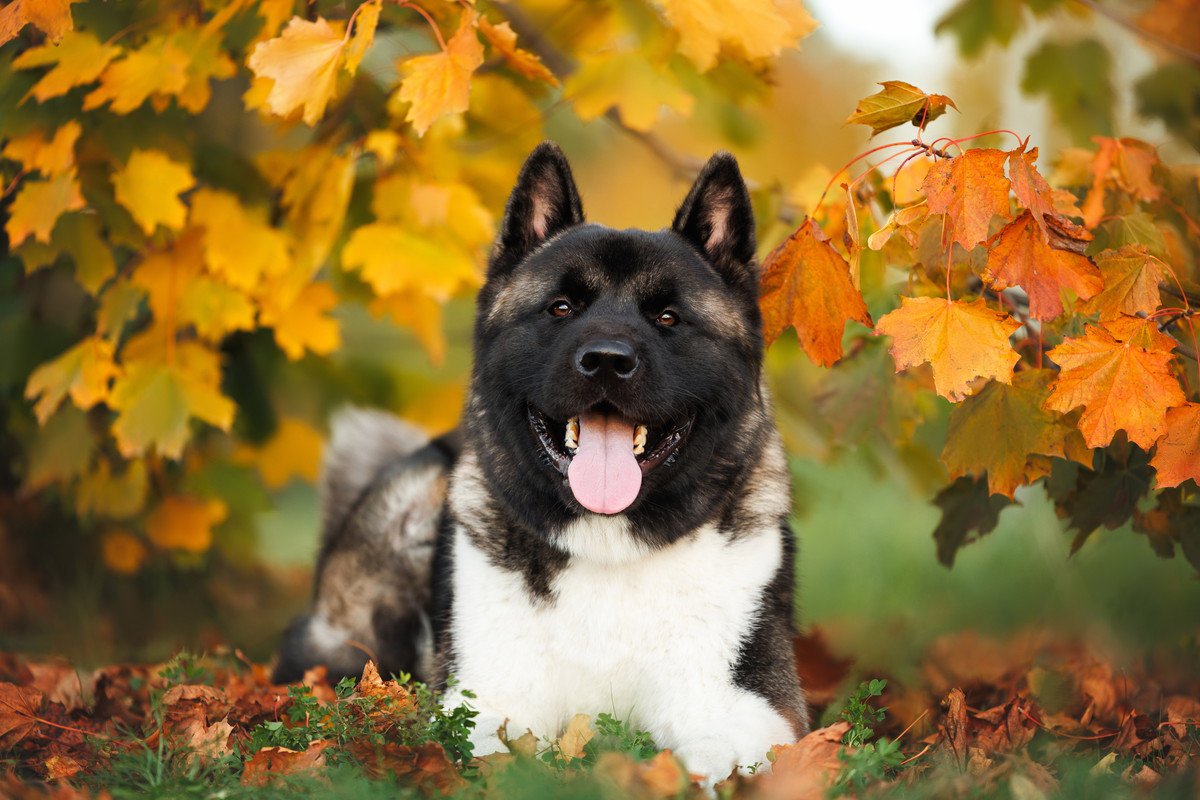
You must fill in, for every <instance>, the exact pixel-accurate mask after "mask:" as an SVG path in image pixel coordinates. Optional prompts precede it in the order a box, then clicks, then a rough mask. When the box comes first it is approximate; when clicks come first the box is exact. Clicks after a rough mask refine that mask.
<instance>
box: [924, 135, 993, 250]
mask: <svg viewBox="0 0 1200 800" xmlns="http://www.w3.org/2000/svg"><path fill="white" fill-rule="evenodd" d="M1006 157H1007V154H1006V153H1004V152H1003V151H1001V150H994V149H991V148H977V149H974V150H968V151H966V152H965V153H963V154H962V155H960V156H955V157H954V158H948V159H943V160H941V161H938V162H937V163H936V164H934V165H933V167H931V168H930V170H929V174H928V175H926V176H925V182H924V184H923V185H922V188H923V189H924V190H925V196H926V197H927V198H928V203H929V211H930V213H933V214H945V215H946V229H947V233H948V234H949V236H948V240H949V241H951V242H958V243H959V244H961V245H962V246H963V248H964V249H966V250H970V249H971V248H973V247H975V245H977V244H979V243H980V242H982V241H983V240H985V239H986V238H987V236H988V225H989V224H990V223H991V221H992V217H996V216H1001V217H1008V216H1009V210H1008V188H1009V182H1008V178H1006V177H1004V160H1005V158H1006Z"/></svg>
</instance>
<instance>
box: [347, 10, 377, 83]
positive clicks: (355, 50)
mask: <svg viewBox="0 0 1200 800" xmlns="http://www.w3.org/2000/svg"><path fill="white" fill-rule="evenodd" d="M382 10H383V0H367V2H365V3H363V4H362V5H360V6H359V7H358V9H356V10H355V12H354V34H353V35H352V36H351V37H350V44H348V45H347V46H346V71H347V72H349V73H350V74H351V75H354V74H356V73H357V72H358V65H359V64H361V63H362V60H363V56H365V55H366V54H367V49H368V48H369V47H370V46H371V44H372V43H373V42H374V41H375V28H376V27H378V25H379V12H380V11H382Z"/></svg>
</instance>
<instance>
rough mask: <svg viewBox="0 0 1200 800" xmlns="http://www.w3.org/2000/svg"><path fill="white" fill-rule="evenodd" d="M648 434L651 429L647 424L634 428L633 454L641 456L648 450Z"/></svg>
mask: <svg viewBox="0 0 1200 800" xmlns="http://www.w3.org/2000/svg"><path fill="white" fill-rule="evenodd" d="M648 434H649V431H647V430H646V426H645V425H638V426H637V427H636V428H635V429H634V431H633V454H634V455H635V456H640V455H641V454H642V453H644V452H646V436H647V435H648Z"/></svg>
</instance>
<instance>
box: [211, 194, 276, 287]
mask: <svg viewBox="0 0 1200 800" xmlns="http://www.w3.org/2000/svg"><path fill="white" fill-rule="evenodd" d="M190 220H191V223H192V224H193V225H198V226H200V227H201V228H203V229H204V258H205V262H206V263H207V264H208V267H209V269H211V270H212V271H213V273H214V274H216V275H219V276H221V278H222V279H224V280H225V281H226V282H227V283H229V284H230V285H231V286H235V287H237V288H239V289H242V290H243V291H254V290H255V289H257V288H258V287H259V284H260V283H261V282H262V280H263V278H268V277H274V276H277V275H281V274H282V273H284V272H286V271H287V268H288V266H289V265H290V264H291V257H290V255H289V254H288V239H287V236H286V235H284V234H283V233H281V232H280V231H279V230H278V229H276V228H274V227H272V226H271V225H270V224H269V223H268V222H267V217H266V213H265V211H258V210H251V209H247V208H245V207H244V206H243V205H242V204H241V203H240V202H239V201H238V199H237V197H236V196H235V195H233V194H231V193H229V192H222V191H217V190H214V189H207V188H203V189H198V190H197V191H196V193H195V194H194V195H192V197H191V217H190Z"/></svg>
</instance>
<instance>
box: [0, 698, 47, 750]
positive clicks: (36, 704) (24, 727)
mask: <svg viewBox="0 0 1200 800" xmlns="http://www.w3.org/2000/svg"><path fill="white" fill-rule="evenodd" d="M41 707H42V693H41V692H40V691H38V690H37V689H35V688H33V687H32V686H16V685H14V684H11V683H0V750H6V749H8V748H10V747H13V746H14V745H16V744H17V743H18V742H20V741H21V740H22V739H24V738H25V737H27V736H29V735H30V734H32V733H33V732H34V731H36V730H37V726H38V723H37V720H36V719H35V718H36V717H37V715H38V710H39V709H40V708H41Z"/></svg>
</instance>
